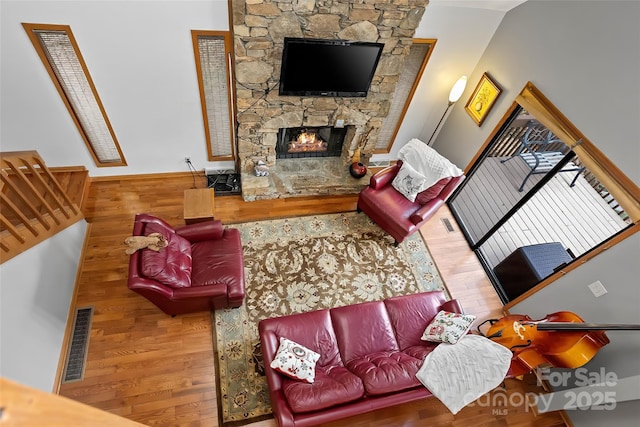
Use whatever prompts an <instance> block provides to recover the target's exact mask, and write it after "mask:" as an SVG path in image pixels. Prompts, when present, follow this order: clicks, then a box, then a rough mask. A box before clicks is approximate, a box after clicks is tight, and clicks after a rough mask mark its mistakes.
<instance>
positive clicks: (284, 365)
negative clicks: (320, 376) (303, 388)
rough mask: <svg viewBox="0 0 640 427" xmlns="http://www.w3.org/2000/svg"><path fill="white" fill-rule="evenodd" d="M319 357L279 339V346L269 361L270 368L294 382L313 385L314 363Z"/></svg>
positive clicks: (312, 352)
mask: <svg viewBox="0 0 640 427" xmlns="http://www.w3.org/2000/svg"><path fill="white" fill-rule="evenodd" d="M318 359H320V355H319V354H318V353H316V352H315V351H313V350H309V349H308V348H306V347H304V346H302V345H300V344H298V343H295V342H293V341H291V340H289V339H287V338H284V337H280V346H279V347H278V352H277V353H276V356H275V357H274V358H273V360H272V361H271V364H270V366H271V368H272V369H274V370H276V371H278V372H280V373H281V374H284V375H286V376H288V377H291V378H293V379H296V380H301V381H306V382H308V383H310V384H311V383H313V381H314V379H315V377H316V362H317V361H318Z"/></svg>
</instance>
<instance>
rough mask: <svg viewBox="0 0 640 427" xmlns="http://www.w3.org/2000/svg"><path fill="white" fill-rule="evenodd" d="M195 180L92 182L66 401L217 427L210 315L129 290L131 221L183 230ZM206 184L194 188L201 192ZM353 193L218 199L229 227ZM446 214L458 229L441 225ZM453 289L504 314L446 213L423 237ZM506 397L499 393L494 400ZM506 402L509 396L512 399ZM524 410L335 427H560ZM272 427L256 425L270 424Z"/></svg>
mask: <svg viewBox="0 0 640 427" xmlns="http://www.w3.org/2000/svg"><path fill="white" fill-rule="evenodd" d="M193 184H194V182H193V181H192V178H191V177H173V176H168V177H166V178H157V179H151V178H148V177H143V178H140V179H126V180H121V181H120V180H113V181H104V180H101V181H100V182H94V183H93V184H92V185H91V188H90V190H89V195H88V199H87V203H86V212H85V215H86V218H87V221H88V222H90V228H89V231H88V237H87V240H86V248H85V253H84V259H83V260H82V262H81V270H80V272H79V276H78V277H79V279H78V286H79V289H78V297H77V301H76V306H77V307H85V306H93V307H94V309H95V311H94V313H95V314H94V318H93V324H92V331H91V336H90V343H89V353H88V357H87V365H86V370H85V376H84V379H83V380H82V381H78V382H71V383H66V384H62V385H61V387H60V394H61V395H63V396H66V397H70V398H72V399H75V400H77V401H80V402H83V403H86V404H89V405H91V406H93V407H96V408H100V409H103V410H106V411H109V412H111V413H114V414H117V415H121V416H123V417H126V418H129V419H131V420H135V421H138V422H140V423H143V424H146V425H149V426H192V427H196V426H202V427H205V426H206V427H213V426H218V408H217V405H216V391H215V390H216V386H215V368H214V359H213V344H212V330H211V322H210V314H209V313H194V314H189V315H182V316H177V317H175V318H172V317H170V316H167V315H165V314H164V313H162V312H161V311H160V310H159V309H157V308H156V307H155V306H154V305H153V304H151V303H150V302H148V301H147V300H146V299H144V298H142V297H141V296H139V295H138V294H135V293H133V292H131V291H129V290H128V288H127V286H126V280H127V273H128V256H127V255H125V253H124V249H125V247H124V244H123V241H124V239H125V238H126V237H127V236H129V235H130V233H131V228H132V223H133V218H134V216H135V214H136V213H138V212H149V213H153V214H155V215H158V216H160V217H162V218H164V219H166V220H167V221H168V222H169V223H171V224H173V225H181V224H182V222H183V219H182V214H183V213H182V201H183V192H184V190H185V189H189V188H193V186H194V185H193ZM204 185H205V184H204V181H200V180H198V181H196V186H197V187H200V188H203V187H204ZM356 201H357V197H356V196H338V197H326V198H290V199H276V200H268V201H257V202H251V203H245V202H243V201H242V199H241V197H239V196H221V197H217V196H216V198H215V205H216V212H215V214H216V218H218V219H221V220H222V221H223V222H224V223H226V224H232V223H237V222H245V221H252V220H259V219H268V218H279V217H288V216H299V215H309V214H322V213H331V212H345V211H353V210H355V207H356ZM443 217H448V218H450V221H451V222H452V224H453V225H454V228H455V230H454V232H453V233H449V232H447V230H446V228H445V227H444V225H443V224H442V222H441V218H443ZM421 231H422V232H423V235H424V236H425V237H426V239H427V243H428V246H429V249H430V251H431V253H432V255H433V257H434V259H435V261H436V264H437V265H438V268H439V270H440V272H441V274H442V276H443V279H444V281H445V282H446V285H447V287H448V289H449V292H450V293H451V295H452V296H453V297H454V298H458V299H460V300H461V301H462V304H463V306H464V308H465V310H466V311H467V312H469V313H474V314H477V315H478V316H479V320H481V319H485V318H489V317H496V316H498V317H499V316H500V314H501V307H502V304H501V303H500V300H499V299H498V297H497V295H496V294H495V291H494V290H493V288H492V287H491V285H490V283H489V281H488V279H487V278H486V277H485V275H484V272H483V271H482V268H481V267H480V265H479V263H478V262H477V260H476V259H475V256H474V255H473V253H471V251H470V250H469V248H468V246H467V245H466V243H465V241H464V238H463V237H462V235H461V233H460V232H459V230H458V229H457V226H456V224H455V221H453V219H452V218H451V215H450V213H449V212H448V209H446V208H443V209H442V210H441V211H440V212H439V213H438V215H436V217H435V218H433V219H432V221H430V222H429V223H428V224H427V225H426V226H425V227H424V229H423V230H421ZM538 390H539V388H538V387H537V386H536V385H535V384H531V383H530V381H517V380H508V381H507V383H506V393H507V395H514V394H517V393H520V395H522V394H524V393H526V392H531V391H538ZM500 392H501V393H503V394H504V393H505V391H500V390H497V391H494V392H492V393H500ZM507 400H508V399H507ZM525 409H527V408H525V407H524V406H523V405H519V406H514V405H507V406H495V405H494V406H487V405H481V404H476V405H474V406H469V407H467V408H464V409H463V410H462V411H461V412H460V413H458V414H457V415H456V416H453V415H451V413H450V412H449V411H448V410H447V409H446V408H445V407H444V406H443V405H442V404H441V403H440V402H439V401H437V400H436V399H428V400H426V401H423V402H417V403H412V404H407V405H399V406H396V407H393V408H389V409H385V410H380V411H376V412H373V413H370V414H364V415H362V416H358V417H352V418H349V419H348V420H343V421H340V422H336V423H332V424H329V425H328V426H332V427H337V426H344V425H351V426H361V427H365V426H366V427H373V426H400V425H402V426H407V427H414V426H415V427H417V426H424V425H431V426H469V425H478V426H480V425H482V426H496V427H498V426H523V427H524V426H548V427H555V426H562V425H565V424H564V423H563V421H562V419H561V417H560V415H559V414H558V413H552V414H546V415H538V416H536V415H535V414H534V413H533V412H532V411H530V410H529V411H525ZM275 425H276V424H275V422H274V421H273V420H266V421H261V422H257V423H253V424H251V426H253V427H274V426H275Z"/></svg>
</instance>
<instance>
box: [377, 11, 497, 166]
mask: <svg viewBox="0 0 640 427" xmlns="http://www.w3.org/2000/svg"><path fill="white" fill-rule="evenodd" d="M446 3H447V2H444V1H440V2H437V3H430V4H429V5H427V8H426V10H425V12H424V15H423V17H422V21H421V22H420V25H419V26H418V28H417V29H416V33H415V37H416V38H425V39H437V42H436V45H435V48H434V50H433V52H432V54H431V57H430V58H429V62H428V64H427V68H426V69H425V71H424V73H423V75H422V79H421V82H420V84H419V85H418V87H417V89H416V92H415V93H414V95H413V99H412V101H411V105H410V106H409V109H408V110H407V113H406V115H405V119H404V121H403V123H402V126H401V127H400V129H399V131H398V134H397V136H396V139H395V143H394V146H393V148H392V150H391V153H390V154H389V155H376V156H374V157H373V158H372V160H382V159H385V160H386V159H396V158H397V157H398V156H397V153H398V150H399V149H400V148H402V146H403V145H404V144H405V143H406V142H407V141H409V140H410V139H412V138H416V137H417V138H421V139H422V140H423V141H424V142H427V140H428V139H429V137H430V136H431V134H432V133H433V131H434V129H435V127H436V124H437V123H438V121H439V120H440V118H441V117H442V114H443V113H444V111H445V109H446V107H447V102H448V98H449V91H450V90H451V87H452V86H453V84H454V83H455V82H456V80H458V78H459V77H460V76H462V75H469V74H471V72H472V71H473V70H474V68H475V66H476V64H477V62H478V60H479V59H480V57H481V56H482V53H483V52H484V50H485V48H486V47H487V45H488V44H489V41H490V40H491V37H492V35H493V33H494V31H495V30H496V28H497V27H498V25H499V24H500V22H501V20H502V18H503V16H504V14H505V12H502V11H497V10H486V9H478V8H463V7H456V6H449V5H447V4H446ZM452 3H456V2H452ZM470 34H472V36H470ZM434 138H435V137H434Z"/></svg>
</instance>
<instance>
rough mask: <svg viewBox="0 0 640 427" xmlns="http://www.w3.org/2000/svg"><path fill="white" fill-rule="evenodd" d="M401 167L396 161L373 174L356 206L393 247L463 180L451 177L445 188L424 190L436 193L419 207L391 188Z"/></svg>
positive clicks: (434, 209)
mask: <svg viewBox="0 0 640 427" xmlns="http://www.w3.org/2000/svg"><path fill="white" fill-rule="evenodd" d="M401 166H402V160H398V162H397V163H396V164H395V165H392V166H389V167H387V168H385V169H383V170H381V171H379V172H378V173H376V174H375V175H373V176H372V177H371V180H370V182H369V186H368V187H365V188H363V189H362V191H361V192H360V195H359V196H358V206H357V209H358V212H364V213H365V214H367V216H368V217H369V218H371V219H372V220H373V222H375V223H376V224H378V225H379V226H380V228H382V229H383V230H384V231H386V232H387V233H389V234H390V235H391V236H392V237H393V238H394V239H395V244H396V246H397V245H398V244H399V243H401V242H402V241H403V240H404V239H405V238H407V237H408V236H409V235H411V234H413V233H415V232H416V231H418V230H419V229H420V227H422V226H423V225H424V224H425V223H426V222H427V221H428V220H429V219H430V218H431V217H432V216H433V215H434V214H435V213H436V212H437V211H438V209H439V208H440V207H441V206H442V205H443V204H444V203H445V201H446V200H447V199H448V198H449V196H450V195H451V194H452V193H453V192H454V190H455V189H456V188H457V187H458V186H459V185H460V183H461V182H462V181H463V180H464V178H465V176H464V175H460V176H456V177H453V178H451V180H450V181H448V183H447V184H446V185H445V186H444V188H441V187H439V186H438V184H437V183H436V184H435V185H434V186H433V187H432V188H431V189H427V190H425V191H426V192H428V191H429V190H431V191H432V192H433V193H435V194H433V198H432V199H431V200H429V201H428V202H426V203H424V204H421V203H420V201H419V200H418V199H416V201H415V202H411V201H410V200H409V199H407V198H406V197H405V196H404V195H403V194H402V193H400V192H399V191H397V190H396V189H395V188H394V187H393V186H392V185H391V183H392V182H393V179H394V178H395V177H396V175H397V174H398V171H399V170H400V167H401ZM436 186H438V187H436Z"/></svg>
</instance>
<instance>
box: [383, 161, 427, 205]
mask: <svg viewBox="0 0 640 427" xmlns="http://www.w3.org/2000/svg"><path fill="white" fill-rule="evenodd" d="M391 185H392V186H393V188H395V189H396V190H398V191H399V192H400V193H402V195H403V196H405V197H406V198H407V199H409V200H410V201H411V202H415V201H416V197H417V196H418V194H419V193H420V192H422V191H424V190H426V189H427V188H429V187H428V186H427V179H426V178H425V177H424V176H422V175H421V174H420V173H419V172H417V171H416V170H415V169H414V168H413V167H411V165H410V164H409V163H406V162H405V163H402V166H401V167H400V170H399V171H398V174H397V175H396V177H395V178H393V182H391Z"/></svg>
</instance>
